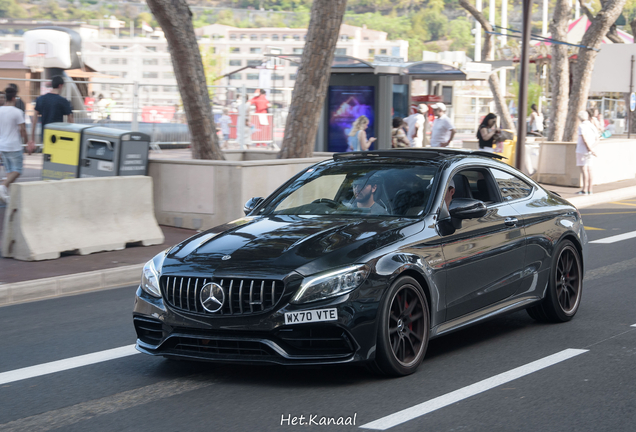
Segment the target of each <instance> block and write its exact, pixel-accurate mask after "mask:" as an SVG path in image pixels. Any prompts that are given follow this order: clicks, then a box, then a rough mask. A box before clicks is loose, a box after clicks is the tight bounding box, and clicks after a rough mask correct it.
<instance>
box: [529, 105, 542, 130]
mask: <svg viewBox="0 0 636 432" xmlns="http://www.w3.org/2000/svg"><path fill="white" fill-rule="evenodd" d="M530 108H531V109H532V113H531V114H530V132H532V133H533V134H535V135H541V134H542V132H543V115H542V114H541V113H540V112H539V110H538V109H537V105H536V104H532V105H531V106H530Z"/></svg>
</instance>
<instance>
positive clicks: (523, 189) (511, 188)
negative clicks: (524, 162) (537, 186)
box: [492, 169, 532, 201]
mask: <svg viewBox="0 0 636 432" xmlns="http://www.w3.org/2000/svg"><path fill="white" fill-rule="evenodd" d="M492 173H493V175H494V176H495V180H496V181H497V186H498V187H499V192H500V193H501V197H502V198H503V200H504V201H513V200H516V199H520V198H525V197H527V196H528V195H530V194H531V193H532V186H530V185H529V184H528V183H526V182H525V181H523V180H521V179H520V178H519V177H517V176H515V175H512V174H509V173H507V172H505V171H501V170H498V169H492Z"/></svg>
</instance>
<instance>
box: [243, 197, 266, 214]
mask: <svg viewBox="0 0 636 432" xmlns="http://www.w3.org/2000/svg"><path fill="white" fill-rule="evenodd" d="M262 202H263V197H254V198H250V199H248V200H247V202H246V203H245V205H244V206H243V213H245V216H247V215H248V214H250V213H252V210H254V209H255V208H256V207H258V206H259V204H260V203H262Z"/></svg>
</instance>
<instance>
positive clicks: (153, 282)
mask: <svg viewBox="0 0 636 432" xmlns="http://www.w3.org/2000/svg"><path fill="white" fill-rule="evenodd" d="M141 289H142V290H144V291H146V292H147V293H148V294H150V295H151V296H154V297H161V289H160V288H159V272H157V269H156V268H155V263H154V259H151V260H150V261H148V262H147V263H146V265H145V266H144V269H143V270H142V272H141Z"/></svg>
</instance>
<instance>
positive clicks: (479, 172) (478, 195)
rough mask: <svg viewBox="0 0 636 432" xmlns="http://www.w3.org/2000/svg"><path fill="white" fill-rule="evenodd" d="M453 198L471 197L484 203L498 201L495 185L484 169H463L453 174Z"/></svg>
mask: <svg viewBox="0 0 636 432" xmlns="http://www.w3.org/2000/svg"><path fill="white" fill-rule="evenodd" d="M453 182H454V183H455V194H454V196H453V198H473V199H476V200H479V201H483V202H484V203H485V204H491V203H495V202H499V195H498V193H497V186H496V184H495V182H494V180H493V178H492V176H491V175H490V173H489V172H488V170H486V169H480V168H475V169H465V170H462V171H460V172H458V173H457V174H455V175H454V176H453Z"/></svg>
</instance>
